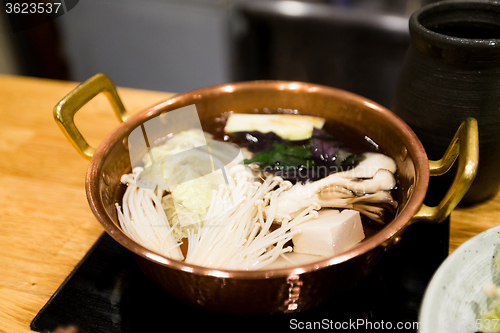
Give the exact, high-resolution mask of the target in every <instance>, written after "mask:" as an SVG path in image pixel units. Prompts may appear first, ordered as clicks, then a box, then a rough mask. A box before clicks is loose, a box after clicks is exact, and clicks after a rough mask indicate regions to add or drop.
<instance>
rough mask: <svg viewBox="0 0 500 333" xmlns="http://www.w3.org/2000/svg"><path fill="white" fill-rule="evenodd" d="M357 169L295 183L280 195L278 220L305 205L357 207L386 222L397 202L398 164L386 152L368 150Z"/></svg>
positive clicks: (374, 218)
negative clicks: (395, 189)
mask: <svg viewBox="0 0 500 333" xmlns="http://www.w3.org/2000/svg"><path fill="white" fill-rule="evenodd" d="M364 156H365V159H364V160H363V161H361V162H360V163H359V164H358V165H357V166H356V167H355V168H353V169H351V170H348V171H343V172H337V173H333V174H331V175H329V176H327V177H325V178H323V179H320V180H318V181H315V182H311V183H306V184H301V183H297V184H295V185H294V186H293V187H292V188H291V189H289V190H288V191H285V192H283V193H281V194H280V195H279V196H278V202H277V210H276V214H275V221H278V222H279V221H282V220H284V219H288V220H289V219H291V218H293V217H294V216H295V215H296V214H297V213H298V212H300V211H302V210H303V209H304V208H305V207H308V206H310V205H316V206H321V207H329V208H338V209H344V208H345V209H354V210H357V211H359V212H360V213H361V214H364V215H366V216H367V217H369V218H370V219H372V220H374V221H377V222H379V223H383V217H384V212H385V210H386V209H388V208H389V209H394V208H396V207H397V202H396V201H394V199H393V198H392V196H391V193H390V190H391V189H393V188H394V187H395V185H396V180H395V178H394V173H395V172H396V163H395V162H394V160H393V159H392V158H390V157H388V156H386V155H383V154H379V153H365V154H364Z"/></svg>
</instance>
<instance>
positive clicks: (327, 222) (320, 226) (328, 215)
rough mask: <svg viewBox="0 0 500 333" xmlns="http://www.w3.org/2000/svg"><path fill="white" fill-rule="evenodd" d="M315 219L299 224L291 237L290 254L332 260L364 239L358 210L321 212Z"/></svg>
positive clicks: (324, 210) (327, 210) (323, 210)
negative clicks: (291, 246)
mask: <svg viewBox="0 0 500 333" xmlns="http://www.w3.org/2000/svg"><path fill="white" fill-rule="evenodd" d="M318 213H319V216H318V218H317V219H315V220H312V221H308V222H304V223H301V224H300V225H298V226H297V227H295V228H293V229H292V230H299V233H297V234H296V235H295V236H293V238H292V242H293V245H294V250H293V251H294V252H296V253H306V254H314V255H320V256H325V257H333V256H335V255H337V254H340V253H342V252H345V251H347V250H349V249H350V248H352V247H353V246H354V245H356V244H358V243H359V242H361V241H362V240H363V239H364V238H365V233H364V231H363V225H362V223H361V217H360V215H359V212H358V211H355V210H350V209H345V210H343V211H342V212H340V211H338V210H334V209H322V210H320V211H319V212H318Z"/></svg>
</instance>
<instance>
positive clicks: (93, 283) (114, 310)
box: [31, 220, 449, 333]
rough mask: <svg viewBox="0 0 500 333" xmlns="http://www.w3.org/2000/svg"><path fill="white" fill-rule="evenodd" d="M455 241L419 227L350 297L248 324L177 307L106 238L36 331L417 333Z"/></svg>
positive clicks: (444, 229) (445, 229)
mask: <svg viewBox="0 0 500 333" xmlns="http://www.w3.org/2000/svg"><path fill="white" fill-rule="evenodd" d="M448 239H449V220H447V221H445V222H443V223H442V224H439V225H426V224H416V225H412V226H410V227H409V228H408V230H407V231H406V232H405V233H404V234H403V239H402V241H401V242H400V243H399V244H397V245H396V246H395V247H394V248H393V249H391V251H389V252H388V253H387V254H386V255H385V256H384V258H383V259H382V261H381V263H380V264H379V265H378V266H377V268H376V269H375V270H374V271H373V272H372V273H371V274H370V275H369V276H368V277H367V278H366V279H365V280H364V281H363V282H362V283H361V284H360V285H358V286H357V287H356V288H354V289H352V290H350V291H349V292H346V293H344V294H342V295H340V296H338V297H336V298H335V299H333V300H331V301H330V302H328V303H327V304H325V305H323V306H321V307H318V308H315V309H311V310H308V311H304V312H301V313H296V314H286V315H285V314H282V315H281V314H280V315H268V316H258V317H249V316H228V315H222V314H214V313H210V312H205V311H202V310H198V309H195V308H193V307H191V306H189V305H186V304H184V303H182V302H180V301H178V300H177V299H174V298H173V297H171V296H169V295H168V294H167V293H165V292H163V291H162V290H161V289H159V288H158V287H157V286H156V285H155V284H153V283H152V282H151V281H150V280H149V279H148V278H147V277H146V276H145V275H144V274H143V273H142V272H141V271H140V270H139V268H138V267H137V266H136V264H135V262H134V260H133V258H132V256H131V254H130V253H129V252H128V251H127V250H126V249H125V248H124V247H122V246H121V245H120V244H118V243H117V242H115V241H114V240H113V239H112V238H111V237H110V236H108V235H107V234H103V235H102V236H101V237H100V238H99V240H98V241H97V242H96V243H95V245H94V246H93V247H92V248H91V249H90V251H89V252H88V253H87V255H86V256H85V257H84V258H83V259H82V260H81V262H80V263H79V264H78V265H77V266H76V267H75V269H74V270H73V272H72V273H71V274H70V275H69V276H68V277H67V279H66V280H65V281H64V283H63V284H62V285H61V286H60V287H59V289H58V290H57V291H56V292H55V294H54V295H53V296H52V297H51V298H50V300H49V301H48V302H47V304H45V306H44V307H43V308H42V309H41V310H40V312H39V313H38V314H37V316H36V317H35V318H34V319H33V321H32V322H31V329H32V330H34V331H38V332H44V333H48V332H51V331H52V330H54V329H55V328H56V327H58V326H66V325H75V326H77V327H78V328H79V332H80V333H87V332H88V333H99V332H106V333H113V332H124V333H125V332H141V333H142V332H179V331H190V332H200V331H212V330H217V331H218V332H246V331H248V332H255V331H266V332H270V331H274V332H282V331H288V330H297V329H299V328H308V327H310V328H317V329H319V328H322V329H335V328H339V327H340V326H341V325H342V326H343V327H344V328H348V330H349V331H352V332H381V331H387V329H389V328H391V327H389V325H392V328H393V329H395V328H396V325H397V323H398V322H399V323H402V324H403V325H405V326H406V329H402V330H400V331H405V332H416V330H417V326H416V325H417V320H418V310H419V307H420V302H421V300H422V296H423V293H424V291H425V288H426V286H427V284H428V283H429V281H430V279H431V277H432V275H433V273H434V272H435V270H436V269H437V268H438V266H439V265H440V264H441V262H442V261H443V260H444V259H445V258H446V256H447V254H448V245H449V244H448ZM382 325H385V326H382ZM382 328H385V329H386V330H381V329H382ZM343 331H344V330H343Z"/></svg>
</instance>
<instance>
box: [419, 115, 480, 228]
mask: <svg viewBox="0 0 500 333" xmlns="http://www.w3.org/2000/svg"><path fill="white" fill-rule="evenodd" d="M457 157H458V171H457V174H456V175H455V178H454V179H453V182H452V184H451V187H450V189H449V190H448V192H447V193H446V195H445V196H444V198H443V199H442V200H441V202H440V203H439V204H438V205H437V206H436V207H429V206H427V205H425V204H422V206H421V207H420V208H419V210H418V211H417V213H416V214H415V215H414V216H413V217H412V218H411V222H412V223H413V222H431V223H439V222H441V221H443V220H444V219H446V218H447V217H448V215H450V214H451V212H452V211H453V209H455V207H456V206H457V205H458V203H459V202H460V200H462V198H463V196H464V195H465V193H466V192H467V190H468V189H469V187H470V186H471V184H472V181H473V180H474V177H476V173H477V167H478V161H479V135H478V128H477V121H476V119H474V118H467V119H466V120H465V121H464V122H463V123H462V124H461V125H460V127H459V128H458V131H457V133H456V134H455V136H454V137H453V140H452V141H451V143H450V145H449V146H448V149H447V150H446V152H445V153H444V156H443V157H442V158H441V159H440V160H438V161H429V169H430V175H431V176H440V175H443V174H445V173H446V172H447V171H448V170H449V169H450V168H451V166H452V165H453V163H454V162H455V160H456V159H457Z"/></svg>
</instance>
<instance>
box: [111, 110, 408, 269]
mask: <svg viewBox="0 0 500 333" xmlns="http://www.w3.org/2000/svg"><path fill="white" fill-rule="evenodd" d="M255 112H256V113H257V112H258V110H256V111H255ZM263 112H264V113H296V111H291V110H282V109H278V110H263ZM259 113H260V112H259ZM301 114H303V113H301ZM228 115H229V114H224V115H222V116H221V117H220V118H217V119H216V121H215V122H212V123H211V124H212V125H213V126H211V127H206V126H204V128H203V129H204V131H205V132H208V133H211V134H213V136H214V139H216V140H220V141H226V142H232V143H237V144H238V143H240V142H239V141H238V140H237V139H236V138H235V137H234V136H231V135H227V133H225V132H224V125H225V123H226V120H227V117H228ZM323 128H324V130H325V131H326V132H328V133H329V134H331V135H333V136H334V137H335V139H336V140H338V141H340V142H343V143H345V144H346V145H347V146H348V148H349V149H350V150H351V151H352V152H353V153H355V154H358V155H361V154H363V153H366V152H372V153H381V154H384V150H383V148H382V147H379V146H378V145H377V144H376V143H375V142H373V141H371V139H370V138H368V137H366V136H364V135H362V134H360V133H359V132H357V131H355V130H353V129H352V128H351V127H349V126H345V125H343V124H342V125H341V124H336V123H334V122H329V121H327V122H326V123H325V125H324V127H323ZM263 180H264V177H260V181H261V182H262V181H263ZM398 182H399V181H398V180H397V178H396V183H398ZM395 188H396V187H394V188H393V189H392V190H391V191H390V192H391V194H392V195H393V196H394V195H396V196H398V195H399V194H397V191H395ZM126 189H127V185H124V184H122V185H121V186H120V193H119V196H118V198H122V197H123V194H125V191H126ZM165 195H166V193H163V195H162V196H163V197H165ZM394 199H395V200H396V201H399V199H400V198H398V197H394ZM399 202H400V201H399ZM118 204H120V205H121V204H122V202H118ZM153 206H154V205H153ZM322 209H325V208H322ZM397 211H398V208H397V207H396V208H395V209H393V210H389V211H388V212H386V213H385V215H384V222H385V223H387V222H390V221H391V220H392V219H393V218H394V217H395V216H396V214H397ZM360 217H361V221H362V229H363V232H364V236H365V238H364V240H366V239H368V238H369V237H371V236H372V235H374V234H376V233H377V232H378V231H380V230H381V229H382V228H383V227H384V224H381V223H379V222H376V221H374V220H372V219H370V218H368V217H367V216H366V215H363V214H361V216H360ZM304 223H307V222H304ZM276 228H277V226H276V224H273V226H272V227H271V228H270V231H273V230H275V229H276ZM122 229H123V228H122ZM182 242H183V244H182V245H181V247H180V248H181V250H182V255H183V257H184V258H185V257H186V254H187V248H188V243H189V242H188V239H187V238H183V239H182ZM142 245H143V246H145V247H148V246H147V244H142ZM288 246H293V243H292V241H291V240H288V241H287V242H286V243H285V245H284V246H283V247H284V248H285V247H288ZM161 254H163V253H161ZM319 258H320V257H319ZM214 268H218V267H214ZM261 268H262V267H261ZM263 268H265V267H263ZM274 268H276V267H274Z"/></svg>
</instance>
